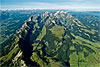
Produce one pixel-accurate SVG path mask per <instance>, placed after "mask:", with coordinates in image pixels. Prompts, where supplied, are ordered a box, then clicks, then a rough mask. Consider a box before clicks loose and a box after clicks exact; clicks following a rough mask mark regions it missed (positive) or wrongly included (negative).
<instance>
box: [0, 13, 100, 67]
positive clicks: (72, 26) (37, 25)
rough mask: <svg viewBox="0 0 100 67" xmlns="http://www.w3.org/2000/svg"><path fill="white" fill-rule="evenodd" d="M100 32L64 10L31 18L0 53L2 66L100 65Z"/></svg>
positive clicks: (80, 66) (78, 66) (53, 66)
mask: <svg viewBox="0 0 100 67" xmlns="http://www.w3.org/2000/svg"><path fill="white" fill-rule="evenodd" d="M99 44H100V32H99V31H98V30H95V29H93V28H91V27H90V26H89V25H86V24H85V23H82V22H81V21H80V20H79V19H77V18H75V17H73V16H72V15H71V14H69V13H67V12H65V11H56V12H55V13H51V12H48V11H46V12H45V13H43V14H36V15H32V16H31V17H29V18H28V19H27V20H26V21H25V22H24V24H23V25H22V27H21V28H20V29H18V30H17V31H16V33H15V34H14V36H12V37H11V38H10V39H9V40H8V41H7V42H6V43H4V45H3V46H2V47H1V50H0V51H1V52H0V56H1V57H0V62H1V63H0V65H1V66H13V67H16V66H19V67H20V66H23V67H27V66H39V67H42V66H43V67H47V66H48V67H55V66H56V67H64V66H65V67H66V66H67V67H92V66H97V67H99V66H100V45H99Z"/></svg>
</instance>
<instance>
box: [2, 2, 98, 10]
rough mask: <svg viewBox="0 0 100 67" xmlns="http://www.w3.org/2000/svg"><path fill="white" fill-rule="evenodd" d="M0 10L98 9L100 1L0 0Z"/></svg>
mask: <svg viewBox="0 0 100 67" xmlns="http://www.w3.org/2000/svg"><path fill="white" fill-rule="evenodd" d="M0 3H1V6H0V7H1V8H0V9H22V8H24V9H33V8H36V9H38V8H44V9H79V10H82V9H88V10H91V9H94V10H99V9H100V0H0Z"/></svg>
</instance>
